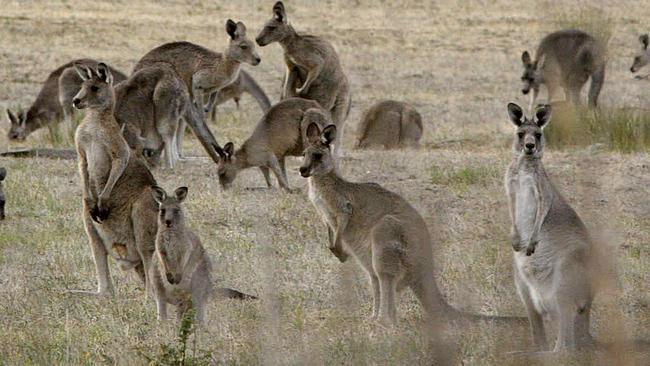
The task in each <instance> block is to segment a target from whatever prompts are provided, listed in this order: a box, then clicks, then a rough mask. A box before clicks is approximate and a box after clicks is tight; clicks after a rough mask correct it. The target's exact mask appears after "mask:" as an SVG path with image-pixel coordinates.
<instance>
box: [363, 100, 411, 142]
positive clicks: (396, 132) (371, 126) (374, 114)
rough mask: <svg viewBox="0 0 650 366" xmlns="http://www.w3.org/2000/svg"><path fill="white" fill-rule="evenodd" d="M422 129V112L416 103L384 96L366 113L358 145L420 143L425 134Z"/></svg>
mask: <svg viewBox="0 0 650 366" xmlns="http://www.w3.org/2000/svg"><path fill="white" fill-rule="evenodd" d="M422 129H423V126H422V116H420V113H418V111H417V110H416V109H415V108H413V106H411V105H410V104H408V103H404V102H398V101H395V100H384V101H381V102H379V103H377V104H375V105H373V106H372V107H370V109H368V110H367V111H366V112H365V113H364V114H363V118H362V120H361V124H360V126H359V131H358V134H359V136H358V139H357V148H360V149H367V148H373V147H379V148H384V149H396V148H401V147H406V146H410V147H416V146H418V145H419V141H420V138H421V137H422Z"/></svg>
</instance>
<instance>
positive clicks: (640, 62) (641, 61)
mask: <svg viewBox="0 0 650 366" xmlns="http://www.w3.org/2000/svg"><path fill="white" fill-rule="evenodd" d="M639 42H641V51H640V52H639V53H638V54H636V55H635V56H634V62H633V63H632V67H630V71H631V72H632V73H635V72H637V71H639V70H641V68H643V67H644V66H645V65H647V64H649V63H650V49H648V44H649V43H650V37H648V35H647V34H642V35H640V36H639ZM648 76H650V74H649V75H646V76H637V79H645V78H647V77H648Z"/></svg>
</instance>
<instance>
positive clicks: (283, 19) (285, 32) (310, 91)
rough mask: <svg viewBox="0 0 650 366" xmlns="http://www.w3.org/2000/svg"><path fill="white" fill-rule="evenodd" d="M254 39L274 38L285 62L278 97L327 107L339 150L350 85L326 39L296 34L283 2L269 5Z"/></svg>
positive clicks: (265, 41) (261, 42)
mask: <svg viewBox="0 0 650 366" xmlns="http://www.w3.org/2000/svg"><path fill="white" fill-rule="evenodd" d="M255 41H256V42H257V44H258V45H260V46H262V47H263V46H266V45H268V44H270V43H273V42H278V43H280V45H281V46H282V49H283V50H284V60H285V63H286V66H287V70H286V76H285V79H284V84H283V92H282V99H285V98H290V97H294V96H297V97H301V98H306V99H313V100H315V101H317V102H318V103H320V105H321V106H322V107H323V108H325V109H326V110H328V111H330V113H331V115H332V120H333V121H334V124H335V125H336V127H337V131H338V134H339V136H337V140H336V141H337V143H336V153H337V155H341V154H342V150H341V146H340V145H342V144H343V139H342V137H343V128H344V123H345V119H346V118H347V117H348V114H349V113H350V104H351V97H350V85H349V82H348V78H347V76H346V75H345V73H344V72H343V68H342V67H341V63H340V62H339V57H338V55H337V53H336V50H334V47H333V46H332V45H331V44H330V43H329V42H328V41H326V40H324V39H322V38H320V37H316V36H312V35H304V34H298V33H296V31H295V30H294V29H293V27H292V26H291V24H289V22H288V20H287V14H286V12H285V10H284V4H283V3H282V2H281V1H278V2H276V3H275V5H273V17H272V18H271V19H270V20H269V21H267V22H266V24H265V25H264V28H262V30H261V31H260V33H259V35H258V36H257V38H255Z"/></svg>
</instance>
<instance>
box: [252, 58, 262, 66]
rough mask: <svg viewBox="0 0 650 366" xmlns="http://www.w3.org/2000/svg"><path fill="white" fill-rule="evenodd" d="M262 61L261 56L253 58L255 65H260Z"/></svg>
mask: <svg viewBox="0 0 650 366" xmlns="http://www.w3.org/2000/svg"><path fill="white" fill-rule="evenodd" d="M260 62H262V59H261V58H260V57H259V56H255V58H254V59H253V66H257V65H259V64H260Z"/></svg>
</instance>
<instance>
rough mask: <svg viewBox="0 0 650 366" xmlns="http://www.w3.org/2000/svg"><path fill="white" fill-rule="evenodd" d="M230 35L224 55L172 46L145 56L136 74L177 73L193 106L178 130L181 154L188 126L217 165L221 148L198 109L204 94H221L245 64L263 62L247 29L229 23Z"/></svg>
mask: <svg viewBox="0 0 650 366" xmlns="http://www.w3.org/2000/svg"><path fill="white" fill-rule="evenodd" d="M226 32H227V33H228V35H229V36H230V42H229V44H228V48H227V49H226V51H225V52H224V53H223V54H221V53H217V52H213V51H211V50H208V49H207V48H204V47H201V46H199V45H196V44H193V43H190V42H172V43H166V44H163V45H162V46H159V47H156V48H154V49H153V50H151V51H149V52H148V53H147V54H146V55H144V56H143V57H142V58H141V59H140V61H138V63H137V64H136V65H135V68H134V70H133V72H134V73H135V72H137V71H140V70H142V69H145V68H150V67H154V66H155V67H159V65H161V64H166V65H167V66H168V67H170V68H171V69H173V70H174V71H175V74H176V76H177V77H179V78H180V80H181V81H182V82H183V83H184V84H185V87H186V89H187V92H188V93H189V97H190V100H191V101H192V103H191V105H190V106H189V107H187V108H186V109H185V114H184V117H183V119H182V120H181V121H180V122H179V123H180V127H179V128H178V129H177V136H176V142H177V146H178V148H177V150H178V151H179V152H180V150H181V149H180V146H182V142H183V135H184V133H185V123H189V124H190V127H192V130H193V131H194V133H195V134H196V135H197V137H198V138H199V141H200V142H201V144H202V145H203V147H204V148H205V149H206V151H207V152H208V154H209V155H210V157H211V158H212V160H214V162H215V163H217V162H218V161H219V157H220V154H222V150H221V146H219V144H218V143H217V141H216V140H215V138H214V135H213V134H212V132H211V131H210V129H209V128H208V127H207V125H206V124H205V121H204V119H203V114H202V113H200V111H199V110H198V109H197V108H196V107H194V104H195V103H196V101H197V100H200V99H198V98H197V97H201V96H202V94H203V93H210V92H212V91H214V90H219V89H221V88H223V87H224V86H226V85H228V84H230V83H232V82H233V81H234V80H235V78H236V77H237V75H238V74H239V70H240V68H241V63H242V62H245V63H249V64H251V65H258V64H259V63H260V61H261V59H260V57H259V56H258V55H257V52H256V51H255V44H254V43H253V42H252V41H251V40H249V39H248V38H247V37H246V26H245V25H244V23H242V22H237V23H235V22H234V21H232V20H230V19H228V21H227V22H226Z"/></svg>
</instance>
